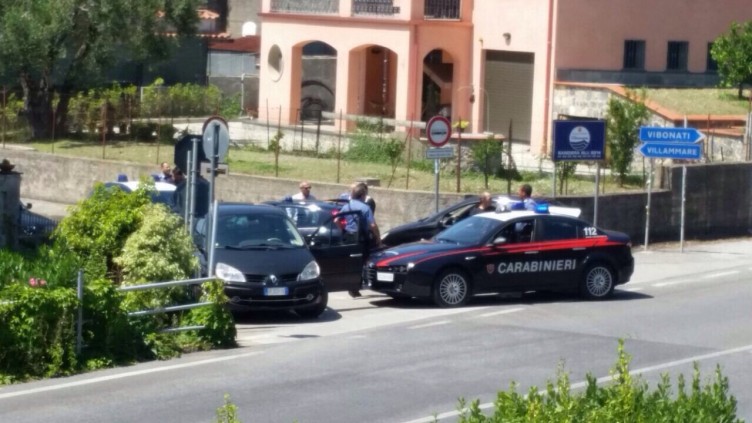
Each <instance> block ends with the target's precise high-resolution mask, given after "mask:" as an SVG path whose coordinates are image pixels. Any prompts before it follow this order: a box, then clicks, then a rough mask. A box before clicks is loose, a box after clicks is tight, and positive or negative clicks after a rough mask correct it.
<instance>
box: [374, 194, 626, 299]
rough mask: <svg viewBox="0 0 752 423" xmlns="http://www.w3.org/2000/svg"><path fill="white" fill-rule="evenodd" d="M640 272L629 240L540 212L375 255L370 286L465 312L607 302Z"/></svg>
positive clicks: (469, 223)
mask: <svg viewBox="0 0 752 423" xmlns="http://www.w3.org/2000/svg"><path fill="white" fill-rule="evenodd" d="M633 271H634V259H633V258H632V244H631V242H630V239H629V236H627V235H626V234H624V233H621V232H616V231H609V230H603V229H600V228H597V227H595V226H593V225H591V224H589V223H587V222H585V221H583V220H580V219H577V218H573V217H571V216H564V215H557V214H551V213H549V212H548V209H547V207H546V206H545V205H540V206H539V207H537V208H536V210H522V211H504V212H490V213H482V214H478V215H475V216H472V217H469V218H467V219H464V220H462V221H460V222H457V223H456V224H454V225H452V226H451V227H450V228H448V229H446V230H444V231H442V232H440V233H439V234H437V235H436V236H435V237H434V238H433V239H431V240H430V241H421V242H415V243H410V244H404V245H400V246H398V247H394V248H390V249H387V250H383V251H379V252H377V253H374V254H372V255H371V257H370V258H369V259H368V261H367V262H366V264H365V266H364V269H363V279H364V285H365V286H366V287H368V288H370V289H372V290H374V291H378V292H382V293H385V294H387V295H389V296H391V297H392V298H395V299H401V298H412V297H417V298H423V299H432V300H433V301H434V302H435V303H436V304H437V305H439V306H441V307H458V306H462V305H464V304H466V303H467V301H468V300H469V299H470V297H471V296H473V295H475V294H485V293H502V292H528V291H537V290H549V291H574V292H579V293H580V294H581V295H582V296H583V297H585V298H588V299H603V298H606V297H608V296H610V295H611V294H612V293H613V290H614V287H615V286H616V285H619V284H624V283H626V282H628V281H629V279H630V277H631V276H632V272H633Z"/></svg>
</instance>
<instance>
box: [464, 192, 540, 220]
mask: <svg viewBox="0 0 752 423" xmlns="http://www.w3.org/2000/svg"><path fill="white" fill-rule="evenodd" d="M517 195H518V196H519V197H520V201H519V203H518V206H517V207H515V208H519V209H521V210H535V206H536V205H537V204H536V202H535V200H533V198H532V196H533V187H532V186H531V185H530V184H522V185H521V186H520V189H519V190H518V191H517ZM495 210H496V208H495V207H494V205H493V203H492V198H491V193H490V192H488V191H486V192H484V193H482V194H481V195H480V202H479V203H478V205H477V206H476V207H473V208H472V209H470V216H473V215H476V214H478V213H484V212H489V211H495Z"/></svg>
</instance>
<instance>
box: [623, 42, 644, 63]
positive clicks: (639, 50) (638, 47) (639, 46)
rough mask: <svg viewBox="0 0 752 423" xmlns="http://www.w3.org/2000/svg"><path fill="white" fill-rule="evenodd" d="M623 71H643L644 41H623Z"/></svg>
mask: <svg viewBox="0 0 752 423" xmlns="http://www.w3.org/2000/svg"><path fill="white" fill-rule="evenodd" d="M624 69H635V70H644V69H645V40H626V41H624Z"/></svg>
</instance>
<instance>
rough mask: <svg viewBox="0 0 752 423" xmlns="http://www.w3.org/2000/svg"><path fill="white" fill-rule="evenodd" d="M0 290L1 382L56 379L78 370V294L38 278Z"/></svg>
mask: <svg viewBox="0 0 752 423" xmlns="http://www.w3.org/2000/svg"><path fill="white" fill-rule="evenodd" d="M31 285H32V284H21V283H16V284H12V285H9V286H7V287H6V288H5V289H3V290H2V291H0V322H2V324H0V345H2V348H0V379H2V381H5V382H12V381H15V380H23V379H26V378H29V377H52V376H60V375H65V374H68V373H70V372H71V371H73V370H74V369H75V368H76V363H77V361H76V357H75V343H74V342H75V329H74V322H75V312H76V309H77V305H78V300H77V299H76V295H75V291H74V290H71V289H64V288H51V287H49V286H47V285H46V283H44V284H43V285H42V284H40V283H38V282H37V280H36V279H34V282H33V286H31Z"/></svg>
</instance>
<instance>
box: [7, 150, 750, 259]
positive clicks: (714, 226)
mask: <svg viewBox="0 0 752 423" xmlns="http://www.w3.org/2000/svg"><path fill="white" fill-rule="evenodd" d="M3 153H4V155H5V157H7V158H8V159H9V160H10V161H11V162H12V163H13V164H15V165H16V168H15V170H17V171H20V172H22V173H23V183H22V184H21V185H22V186H21V196H22V197H24V198H33V199H39V200H47V201H54V202H61V203H75V202H77V201H79V200H80V199H82V198H85V197H86V196H87V195H88V194H89V192H90V190H91V187H92V186H93V185H94V183H95V182H96V181H110V180H113V179H114V178H115V177H116V175H117V174H118V173H125V174H126V175H128V177H129V178H130V179H135V178H138V177H139V176H148V175H149V174H150V173H152V172H155V171H156V167H152V166H145V165H136V164H132V163H125V162H117V161H107V160H95V159H83V158H74V157H65V156H61V155H51V154H47V153H39V152H33V151H21V150H10V149H6V150H4V151H3ZM687 173H688V175H687V184H686V191H687V197H686V219H685V237H686V239H693V238H718V237H721V236H735V235H748V234H749V233H750V230H751V229H752V163H720V164H698V165H688V166H687ZM667 174H668V178H667V181H668V183H667V185H668V187H667V189H664V190H658V191H655V192H653V193H652V197H651V219H650V228H651V230H650V242H656V241H670V240H678V239H679V230H680V226H681V179H682V176H681V174H682V168H681V166H673V167H671V168H669V169H668V170H667ZM297 186H298V181H293V180H286V179H275V178H268V177H258V176H248V175H229V176H220V177H218V179H217V198H218V199H220V200H222V201H243V202H261V201H264V200H271V199H279V198H281V197H283V196H285V195H288V194H293V193H295V192H297V191H298V188H297ZM347 188H348V187H347V185H344V184H324V183H314V185H313V194H314V195H316V196H317V197H318V198H331V197H336V196H338V195H339V194H341V193H342V192H344V191H346V190H347ZM370 191H371V195H372V196H373V197H374V198H375V199H376V201H377V210H376V219H377V221H378V223H379V225H380V226H381V228H382V230H387V229H389V228H391V227H394V226H396V225H399V224H401V223H404V222H409V221H413V220H416V219H418V218H420V217H424V216H427V215H429V214H431V213H432V212H433V211H434V208H435V205H434V201H435V198H434V194H433V193H432V192H427V191H407V190H397V189H390V190H387V189H384V188H378V187H374V188H371V190H370ZM462 197H463V195H462V194H449V193H442V194H441V195H440V197H439V207H444V206H446V205H449V204H452V203H454V202H456V201H458V200H459V199H461V198H462ZM558 199H559V200H560V201H562V202H563V203H565V204H567V205H571V206H575V207H580V208H581V209H582V212H583V213H582V217H583V218H584V219H585V220H589V221H592V220H593V211H594V210H593V209H594V198H593V197H592V196H566V197H559V198H558ZM646 204H647V194H646V193H644V192H639V193H627V194H610V193H609V194H602V195H600V196H599V201H598V225H599V226H601V227H603V228H608V229H615V230H620V231H623V232H626V233H627V234H629V235H630V236H631V237H632V240H633V242H634V243H636V244H639V243H642V242H643V240H644V236H645V206H646Z"/></svg>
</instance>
